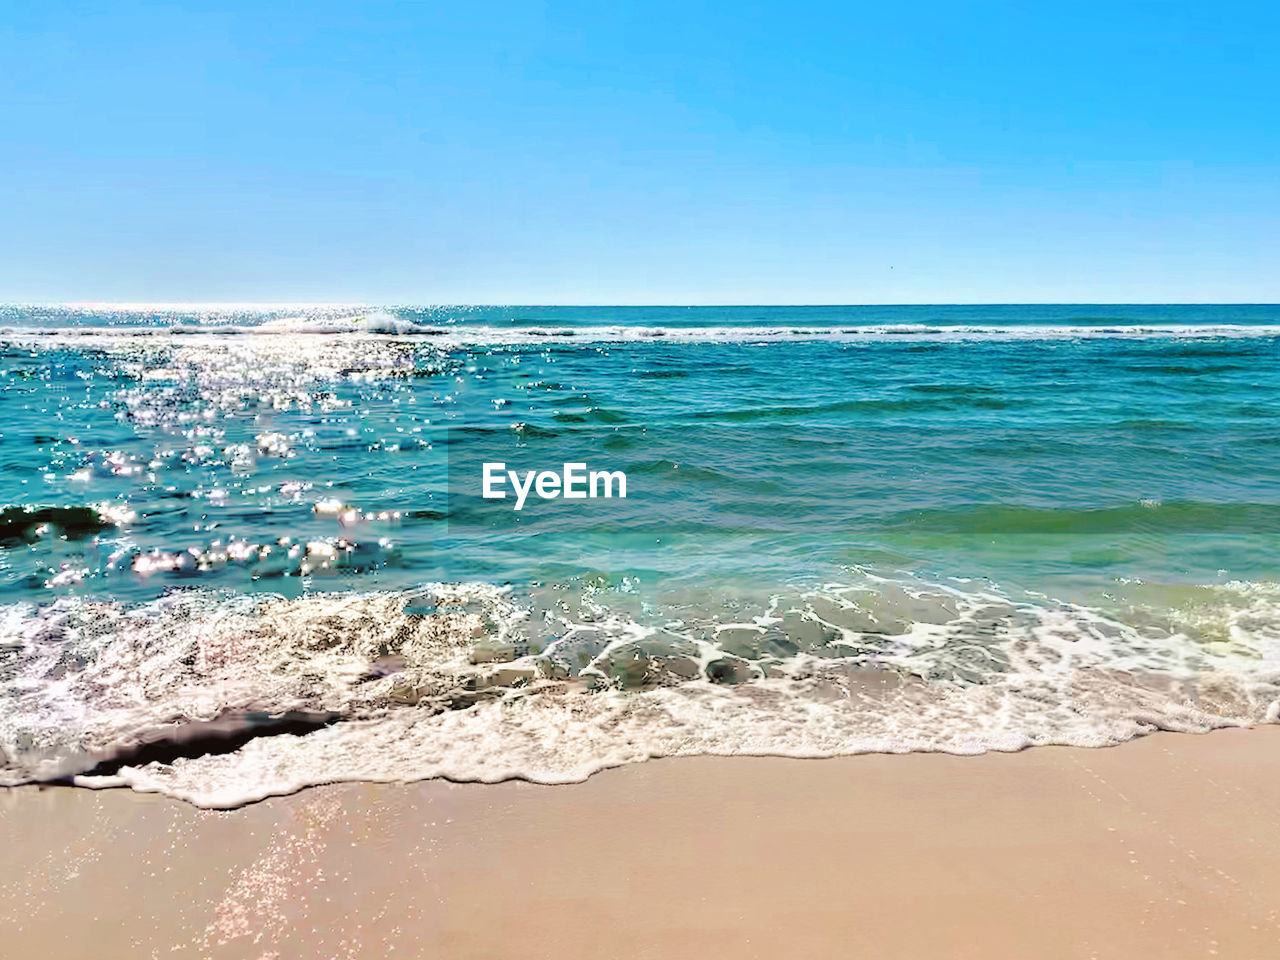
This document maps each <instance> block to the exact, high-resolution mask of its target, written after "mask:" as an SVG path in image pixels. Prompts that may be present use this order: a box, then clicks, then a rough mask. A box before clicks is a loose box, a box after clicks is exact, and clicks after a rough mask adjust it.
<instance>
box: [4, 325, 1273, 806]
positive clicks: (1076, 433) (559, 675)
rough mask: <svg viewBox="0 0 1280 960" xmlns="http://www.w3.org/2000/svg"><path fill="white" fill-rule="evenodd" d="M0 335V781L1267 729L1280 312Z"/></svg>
mask: <svg viewBox="0 0 1280 960" xmlns="http://www.w3.org/2000/svg"><path fill="white" fill-rule="evenodd" d="M0 347H2V348H3V356H2V359H0V379H2V382H3V385H4V390H3V393H2V394H0V451H2V452H3V458H2V461H0V505H3V511H2V512H0V784H6V785H17V784H24V783H31V782H59V783H69V784H74V785H78V786H81V787H86V788H101V787H129V788H132V789H135V790H139V791H147V792H160V793H164V794H167V795H170V796H173V797H178V798H182V799H184V800H187V801H190V802H192V803H195V804H198V805H200V806H205V807H234V806H237V805H240V804H243V803H246V802H251V801H253V800H257V799H261V798H263V797H266V796H270V795H275V794H283V793H289V792H293V791H296V790H298V789H302V788H304V787H307V786H310V785H314V784H320V783H327V782H334V781H352V780H364V781H408V780H418V779H425V778H432V777H444V778H449V779H452V780H458V781H498V780H505V779H510V778H523V779H527V780H533V781H537V782H545V783H563V782H572V781H578V780H581V779H583V778H585V777H587V776H589V775H591V774H592V773H594V772H596V771H599V770H602V769H604V768H607V767H611V766H616V765H620V764H625V763H632V762H637V761H643V760H646V759H649V758H654V757H672V756H682V755H696V754H720V755H730V754H754V755H781V756H794V757H821V756H835V755H844V754H856V753H868V752H877V753H903V752H912V751H942V752H948V753H960V754H972V753H981V752H984V751H989V750H1006V751H1007V750H1019V749H1023V748H1027V747H1035V746H1039V745H1047V744H1073V745H1079V746H1096V747H1104V746H1110V745H1113V744H1117V743H1121V742H1123V741H1126V740H1130V739H1132V738H1134V737H1138V736H1142V735H1144V734H1147V733H1150V732H1152V731H1156V730H1177V731H1188V732H1204V731H1208V730H1212V729H1215V728H1220V727H1228V726H1247V725H1253V724H1258V723H1267V722H1275V721H1276V720H1277V718H1278V713H1280V551H1278V550H1277V547H1278V546H1280V430H1278V429H1277V423H1278V422H1280V421H1278V419H1277V418H1278V417H1280V364H1278V363H1277V361H1278V360H1280V307H1278V306H1265V305H1258V306H1248V305H1245V306H1211V305H1169V306H1164V305H1143V306H1124V305H1047V306H1045V305H1037V306H1017V305H1006V306H886V307H874V306H866V307H430V308H417V307H413V308H410V307H376V308H375V307H338V306H335V307H297V308H254V307H248V306H246V307H242V308H215V307H209V308H191V307H128V308H125V307H114V308H95V307H56V308H52V307H51V308H36V307H4V308H0ZM486 463H488V464H497V463H501V464H503V465H504V468H503V469H504V470H505V469H508V468H509V469H511V470H515V471H517V474H518V475H523V474H524V472H525V471H528V470H535V471H543V470H545V471H549V472H556V473H561V474H563V467H564V465H565V464H567V463H580V464H583V465H584V466H585V467H586V468H587V469H589V470H599V471H604V472H609V473H613V472H621V473H622V474H625V478H626V479H625V484H626V496H625V497H623V496H621V495H614V496H610V497H605V496H599V497H584V498H565V497H563V496H558V497H542V496H538V495H536V494H533V495H531V496H530V497H529V498H528V499H527V500H526V501H525V502H524V503H523V505H522V508H521V509H519V510H516V509H514V497H512V496H508V497H507V498H504V499H496V498H485V497H484V496H483V495H482V493H483V489H482V478H483V472H484V465H485V464H486ZM510 489H511V488H510V484H508V485H507V490H510ZM620 493H621V490H615V494H620Z"/></svg>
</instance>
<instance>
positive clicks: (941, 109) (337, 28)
mask: <svg viewBox="0 0 1280 960" xmlns="http://www.w3.org/2000/svg"><path fill="white" fill-rule="evenodd" d="M0 301H4V302H40V303H47V302H75V301H135V302H137V301H151V302H154V301H187V302H191V301H200V302H209V301H238V302H245V301H255V302H270V301H275V302H280V301H289V302H335V301H341V302H363V303H386V304H391V303H527V304H546V303H591V304H622V303H643V304H655V303H663V304H684V303H691V304H699V303H786V304H796V303H948V302H958V303H996V302H1094V303H1098V302H1103V303H1106V302H1280V7H1278V6H1277V5H1275V4H1273V3H1264V2H1236V0H1220V2H1216V3H1205V2H1202V0H1201V2H1193V3H1185V2H1177V0H1171V2H1146V3H1134V2H1124V0H1113V2H1105V3H1095V2H1091V0H1072V2H1066V0H1062V2H1057V3H1050V2H1024V3H990V2H981V0H972V2H963V3H960V2H954V0H953V2H914V3H913V2H902V3H886V2H883V0H879V2H874V3H863V2H859V0H844V2H803V0H792V2H776V3H751V2H744V0H738V2H699V0H680V2H666V0H650V2H645V3H628V2H607V3H601V2H599V0H596V2H582V3H578V2H544V3H535V2H519V0H509V2H483V0H473V2H465V3H464V2H436V3H409V2H399V3H385V2H379V0H365V2H359V3H357V2H347V3H316V2H310V3H308V2H294V3H290V2H277V3H270V4H267V3H261V2H252V3H249V2H246V3H240V2H223V3H198V2H184V3H181V4H177V3H119V2H117V3H111V2H107V3H103V2H98V3H62V2H57V0H42V2H40V3H27V2H22V0H0Z"/></svg>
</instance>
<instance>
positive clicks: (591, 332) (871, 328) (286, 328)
mask: <svg viewBox="0 0 1280 960" xmlns="http://www.w3.org/2000/svg"><path fill="white" fill-rule="evenodd" d="M168 336H184V337H226V336H347V337H352V336H369V337H405V338H430V339H431V340H432V341H433V342H435V343H437V344H438V345H439V346H441V347H445V348H454V347H474V346H503V345H513V346H519V345H528V344H566V343H578V344H599V343H606V344H607V343H619V344H622V343H645V342H655V341H664V342H672V343H741V344H763V343H779V342H794V341H829V342H834V343H878V342H879V343H882V342H893V341H920V342H939V343H950V342H968V341H984V342H1021V341H1031V342H1034V341H1062V340H1100V339H1112V340H1115V339H1126V340H1159V339H1188V340H1194V339H1219V338H1226V339H1237V340H1239V339H1270V338H1275V337H1280V325H1275V324H1230V323H1196V324H1132V325H1128V324H1107V325H1092V324H1060V325H1054V324H1036V325H1002V324H900V323H885V324H866V325H860V326H850V325H842V326H805V325H755V326H747V325H731V326H689V327H674V326H639V325H617V324H614V325H610V324H593V325H564V324H557V325H547V326H539V325H529V326H496V325H491V324H458V325H433V324H418V323H414V322H412V321H409V320H404V319H401V318H397V317H395V316H392V315H391V314H387V313H369V314H363V315H360V316H356V317H348V316H338V317H327V316H315V317H313V316H298V317H280V318H273V319H270V320H266V321H263V322H261V323H255V324H242V323H233V322H227V323H214V324H209V323H174V324H172V325H163V326H161V325H157V326H141V325H129V326H117V327H102V326H89V325H84V326H59V327H27V326H8V327H0V339H5V340H10V341H25V340H30V339H32V338H40V339H44V338H49V337H70V338H75V339H76V340H83V339H86V338H87V339H90V340H92V339H94V338H113V339H114V338H119V337H168Z"/></svg>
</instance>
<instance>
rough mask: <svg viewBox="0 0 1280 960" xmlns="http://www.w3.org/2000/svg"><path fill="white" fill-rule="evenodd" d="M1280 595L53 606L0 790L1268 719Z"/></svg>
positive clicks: (235, 782) (969, 749)
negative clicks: (1092, 600) (1105, 604)
mask: <svg viewBox="0 0 1280 960" xmlns="http://www.w3.org/2000/svg"><path fill="white" fill-rule="evenodd" d="M1278 711H1280V587H1278V586H1277V585H1274V584H1258V583H1243V582H1239V583H1231V584H1227V585H1224V586H1215V587H1177V588H1172V587H1170V588H1154V587H1150V586H1144V585H1135V587H1134V589H1133V591H1132V593H1131V594H1130V595H1129V597H1128V598H1127V600H1126V601H1125V603H1123V604H1119V605H1117V607H1116V608H1115V609H1110V610H1106V611H1104V610H1100V609H1094V608H1088V607H1083V606H1079V605H1076V604H1069V603H1059V602H1054V601H1051V600H1048V599H1046V598H1044V597H1042V596H1037V595H1031V594H1029V595H1025V596H1013V595H1010V594H1007V593H1006V592H1003V591H1001V590H999V589H997V588H995V587H993V586H990V585H987V584H980V583H976V582H966V581H945V582H936V583H931V582H926V581H923V580H919V579H915V578H910V577H897V578H885V577H880V576H875V575H872V574H864V575H862V576H861V577H860V578H858V579H856V580H854V581H853V582H850V583H844V584H812V585H809V586H802V587H788V588H786V589H785V590H781V591H779V592H778V593H775V594H773V595H771V596H769V597H767V598H765V597H761V598H754V599H753V598H746V597H737V598H720V599H719V600H717V601H716V603H714V604H712V603H710V602H708V598H706V597H699V598H694V599H690V600H688V601H687V602H676V601H673V602H671V603H669V604H667V606H666V607H664V609H662V610H660V611H658V610H654V609H653V608H652V606H651V605H650V604H647V603H640V602H639V601H636V600H634V598H628V596H627V595H626V593H625V592H616V591H615V592H611V593H610V594H609V595H608V596H605V595H604V594H602V593H601V592H600V591H596V590H591V589H581V588H579V589H577V590H575V591H569V590H567V589H564V588H557V589H552V588H541V589H538V590H531V591H529V592H527V593H525V594H523V595H519V596H518V595H516V594H514V593H513V592H512V591H510V590H509V589H507V588H499V587H496V586H491V585H485V584H436V585H433V586H431V587H429V588H423V589H422V590H417V591H394V592H376V593H334V594H325V593H319V594H312V595H309V596H306V597H302V598H297V599H285V598H281V597H274V596H262V595H259V596H243V595H239V596H237V595H224V594H215V593H211V592H206V591H178V592H174V593H171V594H169V595H168V596H165V597H163V598H161V599H159V600H156V601H153V602H151V603H147V604H142V605H138V606H134V607H129V606H125V605H122V604H120V603H118V602H110V601H92V600H82V599H70V598H61V599H58V600H56V601H54V602H52V603H48V604H45V605H42V606H39V607H37V606H34V605H31V604H14V605H10V606H8V607H6V608H4V613H3V619H2V620H0V782H3V783H5V784H8V785H16V784H20V783H30V782H64V783H75V784H77V785H80V786H86V787H106V786H127V787H131V788H133V789H135V790H140V791H146V792H159V793H164V794H167V795H169V796H173V797H178V798H181V799H184V800H187V801H190V802H192V803H195V804H198V805H200V806H205V807H219V808H221V807H234V806H237V805H240V804H244V803H247V802H252V801H254V800H258V799H261V798H264V797H267V796H271V795H277V794H284V793H290V792H293V791H296V790H298V789H301V788H303V787H307V786H310V785H314V784H320V783H327V782H334V781H353V780H366V781H382V782H390V781H412V780H420V779H426V778H433V777H443V778H448V779H451V780H457V781H484V782H492V781H499V780H505V779H512V778H520V779H526V780H531V781H536V782H540V783H565V782H573V781H579V780H582V779H584V778H586V777H587V776H589V775H591V774H592V773H595V772H596V771H599V770H602V769H604V768H607V767H612V766H617V765H620V764H625V763H632V762H637V761H642V760H645V759H649V758H652V757H671V756H683V755H693V754H722V755H725V754H747V755H781V756H791V757H826V756H834V755H843V754H856V753H867V752H888V753H903V752H912V751H941V752H948V753H957V754H972V753H980V752H984V751H988V750H1005V751H1007V750H1018V749H1021V748H1024V747H1027V746H1032V745H1040V744H1071V745H1077V746H1091V747H1092V746H1106V745H1110V744H1115V743H1119V742H1122V741H1125V740H1129V739H1132V738H1134V737H1137V736H1141V735H1143V734H1146V733H1149V732H1152V731H1155V730H1178V731H1188V732H1203V731H1207V730H1211V729H1214V728H1217V727H1224V726H1241V725H1250V724H1256V723H1262V722H1274V721H1276V719H1277V713H1278Z"/></svg>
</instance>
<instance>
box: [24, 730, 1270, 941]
mask: <svg viewBox="0 0 1280 960" xmlns="http://www.w3.org/2000/svg"><path fill="white" fill-rule="evenodd" d="M1277 748H1280V729H1278V728H1277V727H1275V726H1259V727H1256V728H1253V729H1248V730H1218V731H1214V732H1212V733H1208V734H1200V735H1196V734H1175V733H1156V734H1152V735H1149V736H1146V737H1142V738H1140V739H1138V740H1135V741H1131V742H1129V743H1126V744H1120V745H1117V746H1114V747H1106V748H1092V749H1090V748H1079V747H1035V748H1031V749H1028V750H1023V751H1019V752H1016V753H994V752H993V753H986V754H982V755H978V756H969V757H957V756H953V755H946V754H919V753H917V754H902V755H897V754H864V755H858V756H852V757H839V758H831V759H822V760H814V759H785V758H771V757H681V758H672V759H664V760H652V761H648V762H646V763H641V764H634V765H629V766H624V767H618V768H614V769H611V770H606V771H603V772H601V773H599V774H597V775H595V776H593V777H591V778H590V779H588V780H587V781H585V782H583V783H577V784H569V785H560V786H545V785H539V784H533V783H529V782H526V781H507V782H503V783H498V784H456V783H450V782H442V781H423V782H418V783H410V784H370V783H354V784H352V783H348V784H335V785H331V786H322V787H313V788H309V789H306V790H304V791H302V792H300V793H296V794H292V795H290V796H287V797H275V798H268V799H266V800H263V801H261V802H258V803H254V804H250V805H248V806H245V807H241V808H238V809H235V810H229V811H210V810H201V809H198V808H196V807H193V806H191V805H189V804H186V803H183V802H181V801H174V800H172V799H171V798H167V797H163V796H158V795H141V794H137V793H134V792H132V791H126V790H104V791H92V790H85V789H79V788H70V787H56V788H40V787H34V786H31V787H19V788H12V789H8V790H4V791H0V929H3V930H5V933H4V934H3V935H0V944H3V945H4V947H5V949H4V951H3V952H5V953H7V954H10V955H14V956H41V955H58V956H67V957H79V956H89V955H93V956H97V957H103V958H108V960H110V958H115V957H120V958H124V957H130V958H133V957H138V956H144V957H146V956H153V955H154V956H169V957H213V958H224V957H225V958H241V957H244V958H254V960H267V958H272V957H279V958H284V957H289V956H335V957H337V956H340V957H351V958H363V957H382V956H395V957H419V956H421V957H429V956H430V957H438V956H447V957H505V956H514V955H520V956H524V957H543V956H545V957H549V958H550V957H556V958H572V957H584V958H585V957H619V958H622V957H676V958H680V957H701V956H716V957H730V958H735V957H743V958H745V957H774V956H784V955H792V956H806V957H828V956H829V957H863V956H865V957H877V958H879V957H886V958H888V957H903V958H906V957H920V956H930V957H974V958H977V957H983V958H999V957H1010V958H1013V957H1025V956H1036V957H1063V958H1076V957H1079V958H1086V957H1097V958H1108V957H1115V958H1117V960H1119V958H1124V960H1140V958H1144V957H1152V958H1155V957H1201V956H1222V957H1254V956H1262V955H1265V954H1266V953H1267V952H1269V950H1270V949H1272V948H1274V944H1275V943H1276V942H1277V940H1280V908H1276V907H1275V906H1274V904H1276V903H1280V875H1277V872H1276V871H1275V864H1276V863H1278V862H1280V809H1277V808H1276V807H1275V804H1274V798H1275V796H1276V795H1277V793H1278V792H1280V755H1278V754H1277Z"/></svg>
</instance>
